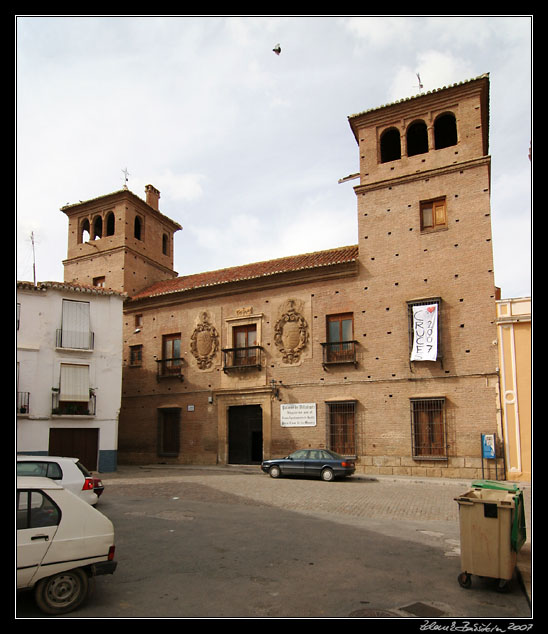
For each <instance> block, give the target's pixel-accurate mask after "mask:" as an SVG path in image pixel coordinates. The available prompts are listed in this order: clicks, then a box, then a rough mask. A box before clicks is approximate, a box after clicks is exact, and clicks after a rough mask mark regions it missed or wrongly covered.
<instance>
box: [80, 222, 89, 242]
mask: <svg viewBox="0 0 548 634" xmlns="http://www.w3.org/2000/svg"><path fill="white" fill-rule="evenodd" d="M89 238H90V230H89V220H88V219H87V218H84V219H83V220H82V224H81V225H80V242H88V241H89Z"/></svg>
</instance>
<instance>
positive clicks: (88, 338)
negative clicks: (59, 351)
mask: <svg viewBox="0 0 548 634" xmlns="http://www.w3.org/2000/svg"><path fill="white" fill-rule="evenodd" d="M94 341H95V334H94V333H93V332H91V331H90V332H75V331H72V330H63V328H59V329H58V330H56V333H55V346H56V347H57V348H72V349H75V350H93V344H94Z"/></svg>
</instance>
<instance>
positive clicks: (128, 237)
mask: <svg viewBox="0 0 548 634" xmlns="http://www.w3.org/2000/svg"><path fill="white" fill-rule="evenodd" d="M159 200H160V192H159V191H158V190H157V189H156V188H155V187H153V186H152V185H147V186H146V188H145V200H143V199H141V198H139V197H138V196H136V195H135V194H134V193H133V192H131V191H130V190H129V189H127V188H126V187H124V188H123V189H121V190H120V191H117V192H113V193H111V194H106V195H104V196H100V197H99V198H94V199H92V200H88V201H84V202H80V203H76V204H73V205H66V206H64V207H62V208H61V211H62V212H63V213H65V214H66V215H67V216H68V219H69V227H68V248H67V258H66V259H65V260H64V261H63V265H64V271H65V272H64V281H65V282H77V283H79V284H83V285H87V286H102V287H105V288H111V289H113V290H116V291H121V292H124V293H127V294H128V295H129V296H132V295H134V294H135V293H137V292H139V291H140V290H142V289H143V288H146V287H147V286H150V285H151V284H154V283H155V282H158V281H161V280H166V279H170V278H173V277H176V276H177V273H176V272H175V271H174V270H173V235H174V233H175V232H176V231H179V230H180V229H181V226H180V225H179V224H178V223H176V222H174V221H173V220H171V219H170V218H168V217H167V216H164V215H163V214H162V213H160V210H159Z"/></svg>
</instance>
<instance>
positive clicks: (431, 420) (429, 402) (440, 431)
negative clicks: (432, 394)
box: [411, 397, 447, 460]
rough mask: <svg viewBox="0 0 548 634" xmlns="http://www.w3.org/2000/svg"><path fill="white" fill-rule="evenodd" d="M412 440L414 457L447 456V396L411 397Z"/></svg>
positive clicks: (436, 457)
mask: <svg viewBox="0 0 548 634" xmlns="http://www.w3.org/2000/svg"><path fill="white" fill-rule="evenodd" d="M411 441H412V443H413V457H414V458H419V459H437V460H444V459H446V458H447V433H446V427H445V398H443V397H440V398H417V399H411Z"/></svg>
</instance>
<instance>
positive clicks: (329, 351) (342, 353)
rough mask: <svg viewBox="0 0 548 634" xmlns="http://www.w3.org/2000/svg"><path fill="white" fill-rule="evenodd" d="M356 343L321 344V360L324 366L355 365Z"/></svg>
mask: <svg viewBox="0 0 548 634" xmlns="http://www.w3.org/2000/svg"><path fill="white" fill-rule="evenodd" d="M356 344H357V341H337V342H326V343H322V348H323V360H322V363H323V365H324V366H326V365H336V364H340V363H353V364H354V365H357V363H358V358H357V355H356Z"/></svg>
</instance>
